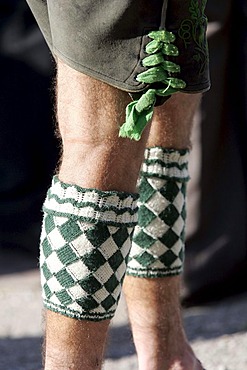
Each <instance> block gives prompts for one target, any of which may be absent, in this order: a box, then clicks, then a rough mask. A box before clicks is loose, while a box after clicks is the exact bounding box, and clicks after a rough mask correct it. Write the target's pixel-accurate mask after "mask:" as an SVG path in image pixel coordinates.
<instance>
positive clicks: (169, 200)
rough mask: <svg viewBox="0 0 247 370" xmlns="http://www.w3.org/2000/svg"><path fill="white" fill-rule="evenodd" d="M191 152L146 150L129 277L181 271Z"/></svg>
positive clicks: (162, 149)
mask: <svg viewBox="0 0 247 370" xmlns="http://www.w3.org/2000/svg"><path fill="white" fill-rule="evenodd" d="M188 154H189V153H188V150H173V149H164V148H160V147H154V148H149V149H146V151H145V160H144V163H143V166H142V170H141V175H140V180H139V193H140V199H139V202H138V206H139V211H138V225H137V226H136V227H135V231H134V237H133V242H132V247H131V251H130V255H129V260H128V265H127V274H128V275H133V276H138V277H153V278H155V277H163V276H172V275H178V274H180V273H181V272H182V269H183V261H184V241H185V219H186V183H187V181H188V180H189V174H188Z"/></svg>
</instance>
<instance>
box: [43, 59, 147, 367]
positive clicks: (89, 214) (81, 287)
mask: <svg viewBox="0 0 247 370" xmlns="http://www.w3.org/2000/svg"><path fill="white" fill-rule="evenodd" d="M128 102H129V97H128V95H127V93H124V92H121V91H118V90H116V89H115V88H112V87H110V86H108V85H106V84H104V83H102V82H98V81H96V80H93V79H92V78H89V77H87V76H84V75H82V74H81V73H78V72H76V71H75V70H73V69H71V68H69V67H68V66H66V65H64V64H63V63H62V62H60V61H58V76H57V116H58V123H59V130H60V133H61V139H62V144H63V153H62V160H61V165H60V169H59V173H58V176H57V177H56V179H55V180H54V183H53V185H52V187H51V189H50V190H49V191H48V196H47V199H46V201H45V204H44V210H45V216H44V223H43V231H42V236H41V240H42V245H41V274H42V275H41V276H42V284H43V296H44V299H45V304H46V307H47V308H48V310H47V311H46V338H45V347H46V348H45V356H44V357H45V370H57V369H59V370H61V369H66V370H68V369H75V370H81V369H83V370H92V369H100V368H101V363H102V358H103V351H104V343H105V339H106V334H107V328H108V325H109V321H110V318H111V317H112V316H113V315H114V310H115V308H116V305H117V301H118V298H119V294H120V291H121V282H122V279H123V276H124V273H125V269H126V263H127V255H128V251H129V248H130V240H131V235H132V231H133V229H134V226H133V223H134V222H133V219H134V218H135V215H136V210H137V208H136V206H135V202H136V200H135V198H136V195H135V193H136V181H137V178H138V173H139V170H140V166H141V163H142V159H143V153H144V150H145V142H146V140H147V137H148V130H146V132H145V133H144V135H143V138H142V140H141V141H140V142H138V143H137V142H133V141H130V140H129V139H122V138H119V137H118V132H119V124H120V123H121V122H122V121H123V120H124V114H125V107H126V104H127V103H128ZM92 189H95V190H92ZM92 194H93V196H92ZM94 198H95V202H94ZM113 210H115V213H114V211H113ZM106 234H107V235H106ZM102 259H103V261H102ZM109 269H110V275H109V276H108V274H109ZM84 275H85V276H84ZM106 290H107V293H108V292H109V294H108V295H106V296H105V293H106ZM102 296H103V298H102ZM112 301H113V303H112ZM114 301H115V304H114Z"/></svg>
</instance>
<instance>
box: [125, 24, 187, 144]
mask: <svg viewBox="0 0 247 370" xmlns="http://www.w3.org/2000/svg"><path fill="white" fill-rule="evenodd" d="M149 37H150V38H151V39H152V41H151V42H150V43H149V44H148V45H147V46H146V52H147V54H150V55H149V56H147V57H146V58H144V60H143V66H144V67H147V68H148V69H147V70H146V71H144V72H142V73H139V74H138V76H137V78H136V79H137V81H139V82H143V83H146V84H148V85H151V86H152V85H153V84H156V83H161V84H163V85H164V88H158V89H155V88H149V89H148V90H147V91H146V92H145V93H144V94H143V95H142V96H141V97H140V99H138V100H135V101H133V102H131V103H130V104H129V105H128V106H127V108H126V121H125V123H124V124H123V125H122V126H121V128H120V131H119V136H121V137H128V138H130V139H134V140H140V138H141V135H142V132H143V130H144V129H145V127H146V125H147V123H148V122H150V121H151V119H152V116H153V109H154V105H155V102H156V96H162V97H165V96H170V95H171V94H174V93H175V92H177V91H179V90H181V89H184V88H185V86H186V84H185V82H184V81H183V80H181V79H178V78H176V77H173V76H172V75H171V74H172V73H179V72H180V67H179V66H178V65H177V64H176V63H173V62H169V61H167V60H165V59H164V58H165V56H166V55H168V56H178V55H179V51H178V48H177V47H176V46H175V45H173V44H172V42H174V41H175V36H174V35H173V34H172V32H168V31H166V30H160V31H153V32H150V33H149Z"/></svg>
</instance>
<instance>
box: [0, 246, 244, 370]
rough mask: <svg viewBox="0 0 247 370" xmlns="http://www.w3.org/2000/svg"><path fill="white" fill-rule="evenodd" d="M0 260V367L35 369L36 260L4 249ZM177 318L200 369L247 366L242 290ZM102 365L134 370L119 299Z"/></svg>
mask: <svg viewBox="0 0 247 370" xmlns="http://www.w3.org/2000/svg"><path fill="white" fill-rule="evenodd" d="M13 257H14V258H13ZM0 259H1V262H0V302H1V304H0V370H41V368H42V364H41V362H42V361H41V351H42V334H43V323H42V301H41V291H40V282H39V272H38V269H37V261H36V260H35V259H34V258H29V256H26V258H23V256H20V255H19V256H18V255H16V254H13V255H12V256H11V255H9V254H7V253H5V254H4V255H2V254H1V253H0ZM13 260H14V262H13ZM183 318H184V325H185V330H186V332H187V335H188V338H189V340H190V342H191V344H192V347H193V349H194V351H195V352H196V354H197V355H198V357H199V358H200V360H201V361H202V363H203V365H204V367H205V369H206V370H247V292H246V294H242V295H239V296H235V297H232V298H228V299H225V300H222V301H220V302H217V303H214V304H210V305H204V306H199V307H191V308H186V309H183ZM103 369H104V370H137V359H136V354H135V350H134V346H133V342H132V339H131V332H130V329H129V325H128V318H127V315H126V306H125V300H124V297H122V299H121V301H120V305H119V308H118V310H117V313H116V317H115V318H114V320H113V322H112V324H111V327H110V331H109V339H108V345H107V351H106V360H105V363H104V366H103ZM139 370H141V369H139Z"/></svg>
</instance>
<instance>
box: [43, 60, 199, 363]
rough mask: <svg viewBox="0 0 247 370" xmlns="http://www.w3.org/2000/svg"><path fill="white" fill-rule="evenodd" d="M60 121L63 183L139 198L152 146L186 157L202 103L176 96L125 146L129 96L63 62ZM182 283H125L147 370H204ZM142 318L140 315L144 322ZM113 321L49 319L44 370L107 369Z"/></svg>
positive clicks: (130, 280) (59, 83)
mask: <svg viewBox="0 0 247 370" xmlns="http://www.w3.org/2000/svg"><path fill="white" fill-rule="evenodd" d="M57 67H58V71H57V119H58V126H59V132H60V135H61V142H62V158H61V161H60V166H59V169H58V176H59V179H60V180H61V181H64V182H66V183H71V184H77V185H79V186H82V187H84V188H97V189H100V190H117V191H125V192H134V193H135V192H136V191H137V190H136V183H137V179H138V174H139V170H140V167H141V164H142V160H143V154H144V150H145V147H146V146H157V145H158V146H163V147H166V148H175V149H184V148H189V147H190V133H191V127H192V118H193V114H194V111H195V109H196V107H197V105H198V103H199V101H200V96H199V95H186V94H176V95H174V96H173V97H172V98H171V99H170V100H168V101H167V102H166V103H165V104H164V105H163V106H161V107H157V108H155V113H154V118H153V121H152V124H151V125H150V124H149V125H148V126H147V128H146V129H145V131H144V133H143V135H142V139H141V140H140V141H138V142H136V141H131V140H129V139H122V138H119V136H118V132H119V126H120V124H122V123H123V122H124V118H125V107H126V105H127V104H128V103H129V102H130V98H129V96H128V94H127V93H125V92H122V91H119V90H116V89H115V88H113V87H110V86H109V85H107V84H104V83H102V82H99V81H96V80H94V79H92V78H90V77H87V76H85V75H83V74H81V73H78V72H76V71H75V70H73V69H71V68H70V67H68V66H66V65H64V64H63V63H62V62H61V61H59V60H58V61H57ZM179 285H180V277H178V276H176V277H170V278H160V279H142V278H135V277H126V278H125V282H124V293H125V296H126V301H127V305H128V313H129V317H130V322H131V327H132V330H133V337H134V341H135V345H136V350H137V355H138V361H139V369H140V370H202V366H201V365H200V363H199V361H198V360H197V359H196V357H195V355H194V353H193V351H192V349H191V347H190V345H189V344H188V342H187V339H186V335H185V333H184V330H183V325H182V320H181V313H180V306H179ZM137 313H138V314H137ZM108 326H109V320H105V321H101V322H89V321H79V320H75V319H71V318H68V317H65V316H62V315H60V314H57V313H54V312H50V311H47V312H46V334H45V337H46V339H45V349H44V362H45V365H44V368H45V370H63V369H64V370H71V369H73V370H82V369H83V370H96V369H101V367H102V361H103V356H104V347H105V341H106V337H107V331H108Z"/></svg>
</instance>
